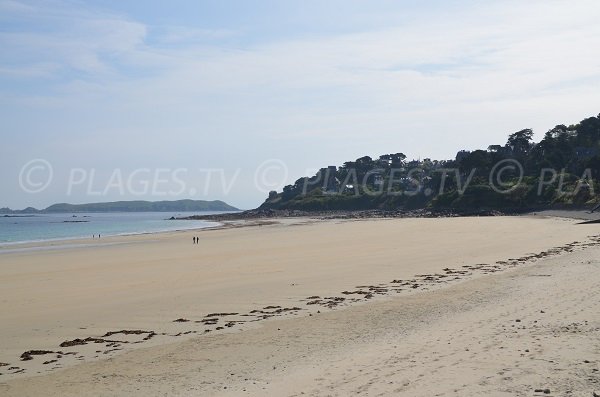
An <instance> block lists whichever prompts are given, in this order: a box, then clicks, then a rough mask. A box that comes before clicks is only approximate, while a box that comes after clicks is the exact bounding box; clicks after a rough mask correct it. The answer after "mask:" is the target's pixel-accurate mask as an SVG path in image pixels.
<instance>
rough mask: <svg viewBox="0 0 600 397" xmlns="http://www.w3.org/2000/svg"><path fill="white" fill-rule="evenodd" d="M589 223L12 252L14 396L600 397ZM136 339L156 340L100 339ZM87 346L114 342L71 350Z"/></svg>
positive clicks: (281, 233) (295, 234)
mask: <svg viewBox="0 0 600 397" xmlns="http://www.w3.org/2000/svg"><path fill="white" fill-rule="evenodd" d="M574 223H575V222H574V221H572V220H569V219H556V218H532V217H490V218H446V219H395V220H364V221H325V222H313V221H310V220H294V221H285V222H283V223H281V224H275V225H266V226H260V227H259V226H255V227H246V228H236V229H223V230H211V231H204V232H197V233H195V234H197V235H200V239H201V243H200V245H197V246H194V245H192V242H191V240H192V238H191V237H192V236H193V235H194V233H192V232H181V233H170V234H159V235H149V236H138V237H129V238H124V237H119V238H112V239H106V240H104V241H103V242H102V243H98V244H103V245H98V246H91V247H90V246H81V247H70V248H64V249H52V250H48V249H42V250H36V251H29V252H12V253H10V252H5V253H2V254H0V288H1V290H2V291H3V294H2V299H1V300H0V313H1V316H2V325H1V326H0V340H1V341H2V345H1V349H0V362H4V363H8V364H9V365H8V366H4V367H0V373H2V374H3V375H0V394H2V395H11V396H12V395H15V396H21V395H26V396H27V395H32V396H34V395H56V396H64V395H73V396H85V395H90V396H96V395H106V396H114V395H140V396H142V395H144V396H146V395H215V394H226V395H241V394H249V395H301V394H302V393H304V394H305V395H340V396H347V395H350V394H357V393H360V394H365V395H407V396H418V395H423V396H431V395H449V394H454V395H459V396H464V395H507V396H508V395H528V396H530V395H536V394H539V395H581V396H591V395H592V392H593V390H596V392H600V390H599V389H600V385H599V384H598V382H599V375H598V372H597V371H598V368H599V361H600V315H599V314H598V309H597V308H598V307H600V305H599V303H600V302H599V301H600V291H599V289H598V285H600V272H599V270H600V264H599V262H598V259H597V258H598V254H599V253H600V248H597V246H598V240H597V239H596V238H589V236H593V235H596V234H600V233H599V232H598V230H597V228H596V225H574ZM81 243H82V244H84V245H85V244H87V242H81ZM555 247H558V248H555ZM465 266H467V267H465ZM344 291H345V292H346V293H345V294H344V293H343V292H344ZM349 292H351V293H349ZM369 295H370V296H369ZM313 296H318V298H313ZM309 297H310V299H308V298H309ZM342 299H344V300H342ZM352 301H355V302H352ZM309 303H312V304H309ZM352 303H356V304H352ZM332 308H333V309H332ZM285 309H289V310H285ZM210 313H237V314H236V315H227V316H212V317H209V320H208V321H206V320H207V319H206V318H205V316H207V315H208V314H210ZM263 317H268V318H269V320H268V321H255V320H262V318H263ZM175 319H182V320H189V321H182V322H173V320H175ZM210 319H212V320H210ZM215 319H216V322H215ZM202 320H205V321H202ZM517 320H519V321H517ZM233 321H240V322H233ZM242 321H243V322H242ZM228 323H229V324H228ZM227 325H230V326H227ZM221 327H222V328H223V329H222V330H218V328H221ZM120 330H127V331H135V330H140V331H148V332H142V333H138V334H133V335H130V334H128V335H126V334H124V333H120V334H113V335H109V336H107V337H104V339H103V340H99V339H102V338H101V337H102V335H105V334H106V333H107V332H108V331H120ZM207 330H208V331H210V332H206V331H207ZM151 331H152V334H150V332H151ZM199 334H203V335H199ZM177 335H179V336H177ZM76 338H79V339H83V338H96V339H95V340H94V339H90V340H88V343H86V344H78V343H79V342H76V343H75V344H73V345H72V346H67V347H59V346H58V345H59V344H60V343H61V342H63V341H73V340H75V339H76ZM143 339H148V340H147V341H143ZM94 341H96V342H100V343H94ZM142 341H143V343H135V342H142ZM31 349H42V350H48V351H52V352H53V353H47V354H41V355H35V354H34V355H33V356H32V357H33V359H32V360H28V361H21V360H19V356H20V355H21V354H22V353H23V352H25V351H27V350H31ZM118 349H123V350H118ZM59 350H60V352H61V353H57V352H58V351H59ZM71 352H74V353H76V354H69V353H71ZM107 358H108V359H107ZM52 360H56V362H49V361H52ZM586 361H587V362H586ZM44 362H49V363H48V364H43V363H44ZM14 367H17V368H14ZM9 368H13V369H10V370H9ZM63 368H66V369H63ZM594 388H595V389H594ZM536 389H539V390H541V392H538V393H536V392H535V390H536ZM544 390H549V393H544Z"/></svg>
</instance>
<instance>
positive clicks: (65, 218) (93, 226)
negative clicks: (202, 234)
mask: <svg viewBox="0 0 600 397" xmlns="http://www.w3.org/2000/svg"><path fill="white" fill-rule="evenodd" d="M219 213H223V212H214V211H213V212H208V211H207V212H193V213H187V212H177V213H169V212H111V213H76V214H73V213H69V214H35V215H8V216H4V215H0V246H7V245H15V244H20V243H27V242H42V241H52V240H66V239H81V238H92V236H94V235H95V236H96V237H98V235H101V236H102V237H105V236H119V235H134V234H147V233H157V232H167V231H175V230H188V229H202V228H208V227H215V226H219V223H218V222H210V221H201V220H170V219H169V218H171V217H176V218H179V217H186V216H190V215H210V214H219Z"/></svg>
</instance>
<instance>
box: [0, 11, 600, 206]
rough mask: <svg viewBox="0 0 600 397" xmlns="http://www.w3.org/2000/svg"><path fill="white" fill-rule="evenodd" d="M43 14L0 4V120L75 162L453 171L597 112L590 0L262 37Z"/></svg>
mask: <svg viewBox="0 0 600 397" xmlns="http://www.w3.org/2000/svg"><path fill="white" fill-rule="evenodd" d="M41 4H42V5H40V4H38V3H18V2H15V1H11V2H6V1H5V2H0V9H1V10H2V11H3V14H4V16H3V17H0V18H3V19H4V20H13V21H14V20H18V21H19V23H18V24H13V25H11V26H12V27H11V28H10V29H6V30H5V31H3V32H2V33H0V48H1V49H2V51H3V54H5V56H4V58H3V60H2V63H1V64H0V80H1V81H4V84H3V85H2V88H0V101H1V102H2V103H3V107H4V111H2V113H0V115H1V116H2V117H3V118H4V119H5V120H7V122H9V121H10V122H11V123H12V125H15V126H18V127H19V128H21V130H22V131H25V132H28V133H29V134H30V135H32V134H33V135H35V134H40V133H39V132H38V131H39V128H40V127H39V125H38V124H36V123H40V124H44V128H45V129H46V130H49V131H52V132H53V135H52V136H53V140H52V141H44V138H43V137H42V138H40V140H41V141H43V143H44V144H45V146H44V147H45V148H46V150H48V151H50V152H52V151H53V150H55V151H58V150H60V147H61V146H62V147H64V145H65V144H64V143H63V142H68V146H69V148H70V151H69V153H72V155H71V156H72V157H70V158H72V159H73V160H72V161H74V162H75V161H88V160H89V161H97V162H98V163H99V164H105V165H106V166H109V163H110V162H109V161H108V160H106V157H107V155H106V153H110V156H111V158H115V159H118V161H121V162H125V161H127V158H128V156H129V157H131V156H136V158H139V159H144V161H148V162H150V161H156V162H160V161H162V162H163V163H162V164H163V165H164V164H165V163H166V164H172V163H177V164H179V163H178V162H183V163H185V164H187V165H189V164H196V163H202V165H203V166H216V167H219V166H223V167H231V166H232V164H237V165H239V166H242V167H244V166H248V165H250V166H251V165H252V164H258V163H260V162H261V161H263V160H264V159H265V158H269V157H272V158H275V157H276V158H283V159H286V160H287V161H288V162H289V164H290V168H291V170H292V171H293V170H296V171H297V172H302V171H301V170H304V169H305V168H307V167H315V166H320V165H329V164H340V163H341V162H343V161H346V160H348V159H352V158H355V157H359V156H362V155H365V154H372V155H377V154H380V153H383V152H390V151H403V152H405V153H407V154H409V156H415V157H418V156H421V157H425V156H431V157H434V158H444V157H446V158H448V157H452V156H453V155H454V152H455V151H457V150H458V149H461V148H476V147H487V145H488V144H490V143H494V142H498V143H501V142H503V141H504V140H505V137H506V134H508V133H510V132H513V131H516V130H517V129H521V128H525V127H533V128H534V129H535V130H536V132H537V133H538V134H543V132H545V130H546V129H549V128H551V127H552V126H553V125H554V124H556V123H563V122H564V123H568V122H576V121H577V120H580V119H581V118H583V117H586V116H589V115H592V114H597V113H598V108H597V104H598V99H599V96H600V95H599V94H598V92H600V90H599V88H600V56H599V55H600V54H599V50H598V49H599V48H600V25H598V24H597V23H596V22H597V16H598V14H599V13H600V5H598V3H597V2H595V1H575V2H559V1H552V2H547V1H544V2H512V1H511V2H485V3H479V4H475V5H472V4H466V5H465V6H462V7H454V8H452V9H443V10H436V9H435V8H433V7H431V8H427V9H422V10H420V11H419V10H417V11H414V12H412V13H411V14H410V15H411V18H410V19H409V18H398V20H399V21H401V22H399V23H397V24H395V25H393V24H387V25H386V26H385V27H377V28H373V27H369V28H365V27H364V26H363V27H361V28H360V29H354V30H352V29H345V30H344V31H343V32H342V31H337V32H328V33H318V34H315V33H311V32H308V31H307V32H299V33H298V34H296V35H294V36H290V35H286V36H285V37H283V36H281V37H280V36H277V35H274V34H271V35H265V36H261V37H251V38H252V40H250V39H249V37H248V36H249V35H252V33H251V31H250V30H235V31H234V30H231V29H227V28H223V29H213V28H210V29H208V28H205V27H203V26H183V25H172V26H167V25H153V24H152V23H150V22H144V21H140V20H138V19H136V18H135V16H124V15H120V14H116V13H110V12H107V11H104V10H102V11H99V10H96V9H93V8H91V7H85V6H83V5H81V4H78V3H77V4H76V5H78V6H74V3H61V2H55V3H52V6H49V5H48V4H49V3H41ZM380 13H386V11H385V10H381V11H380ZM388 13H397V14H398V15H404V14H403V10H402V8H398V9H396V10H391V11H389V12H388ZM374 14H377V12H376V11H375V10H374V11H373V12H371V13H370V14H369V15H374ZM321 17H322V18H323V19H324V20H326V19H327V18H325V17H324V16H321ZM331 18H335V15H331ZM0 20H2V19H0ZM32 86H33V87H32ZM23 113H26V114H27V115H28V117H22V116H21V115H22V114H23ZM18 117H21V118H18ZM40 135H41V134H40ZM14 139H17V138H14ZM115 142H118V143H119V144H118V145H116V144H115ZM77 148H80V149H81V153H77V150H76V149H77ZM165 148H169V150H165ZM83 149H85V150H83ZM86 151H87V152H86ZM88 153H92V155H89V154H88ZM94 153H103V156H102V157H99V158H96V157H95V154H94ZM298 170H300V171H298ZM292 171H291V172H290V179H291V180H295V179H296V178H297V177H299V176H301V174H298V173H294V172H292ZM234 191H236V190H235V189H234ZM237 194H239V195H241V196H248V197H258V198H260V197H262V193H249V192H247V191H246V192H242V191H241V190H240V191H239V192H238V193H237Z"/></svg>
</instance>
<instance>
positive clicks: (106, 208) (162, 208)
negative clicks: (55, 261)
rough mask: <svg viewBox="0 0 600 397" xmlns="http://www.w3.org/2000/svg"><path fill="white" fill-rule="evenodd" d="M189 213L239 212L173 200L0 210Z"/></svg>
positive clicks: (217, 202)
mask: <svg viewBox="0 0 600 397" xmlns="http://www.w3.org/2000/svg"><path fill="white" fill-rule="evenodd" d="M189 211H239V209H238V208H235V207H233V206H231V205H229V204H227V203H225V202H223V201H220V200H213V201H205V200H175V201H142V200H137V201H113V202H107V203H89V204H67V203H59V204H53V205H51V206H49V207H48V208H45V209H42V210H38V209H36V208H32V207H28V208H25V209H23V210H12V209H10V208H6V207H5V208H0V214H5V215H14V214H52V213H81V212H189Z"/></svg>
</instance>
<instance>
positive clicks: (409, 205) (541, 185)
mask: <svg viewBox="0 0 600 397" xmlns="http://www.w3.org/2000/svg"><path fill="white" fill-rule="evenodd" d="M532 139H533V131H532V130H531V129H524V130H521V131H517V132H515V133H513V134H510V135H509V136H508V139H507V141H506V143H505V144H504V145H490V146H489V147H488V148H487V150H475V151H473V152H469V151H461V152H459V153H458V154H457V155H456V158H455V159H454V160H441V161H438V160H431V159H425V160H413V161H406V156H405V155H404V154H403V153H394V154H385V155H381V156H379V158H377V159H372V158H371V157H369V156H364V157H361V158H359V159H357V160H355V161H349V162H346V163H344V164H343V165H342V166H340V167H332V166H330V167H328V168H322V169H321V170H320V171H319V172H318V173H317V174H315V175H313V176H311V177H304V178H300V179H298V180H297V181H296V182H295V183H294V184H293V185H288V186H285V187H284V188H283V191H282V192H271V193H270V194H269V197H268V198H267V200H266V201H265V202H264V203H263V204H262V206H261V208H265V209H266V208H270V209H298V210H354V209H356V210H358V209H399V208H402V209H416V208H426V207H428V208H438V209H463V210H469V209H471V210H473V209H500V210H524V209H533V208H546V207H557V206H560V207H576V206H577V207H581V206H586V205H588V206H591V205H594V204H596V203H597V201H598V199H597V197H596V194H595V192H598V188H600V185H599V181H600V115H599V116H598V117H590V118H586V119H585V120H582V121H581V122H580V123H578V124H575V125H570V126H565V125H557V126H556V127H554V128H552V129H551V130H549V131H548V132H547V133H546V134H545V136H544V138H543V139H542V140H541V141H540V142H539V143H534V142H533V140H532Z"/></svg>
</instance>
